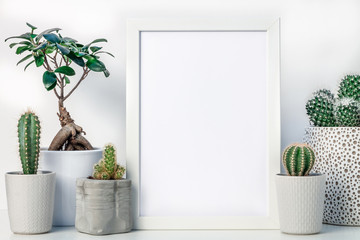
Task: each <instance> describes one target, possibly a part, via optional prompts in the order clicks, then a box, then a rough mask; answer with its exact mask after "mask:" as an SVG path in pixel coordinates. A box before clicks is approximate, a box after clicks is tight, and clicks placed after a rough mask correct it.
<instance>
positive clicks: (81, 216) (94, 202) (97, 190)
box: [75, 178, 133, 235]
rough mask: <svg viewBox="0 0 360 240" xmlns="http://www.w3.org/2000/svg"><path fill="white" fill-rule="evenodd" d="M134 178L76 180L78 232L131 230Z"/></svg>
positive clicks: (94, 232)
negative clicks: (132, 184)
mask: <svg viewBox="0 0 360 240" xmlns="http://www.w3.org/2000/svg"><path fill="white" fill-rule="evenodd" d="M130 194H131V180H126V179H122V180H94V179H85V178H79V179H77V181H76V222H75V227H76V229H77V230H78V231H80V232H84V233H88V234H93V235H104V234H114V233H123V232H129V231H130V230H131V229H132V222H133V221H132V212H131V195H130Z"/></svg>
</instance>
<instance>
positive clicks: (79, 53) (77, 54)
mask: <svg viewBox="0 0 360 240" xmlns="http://www.w3.org/2000/svg"><path fill="white" fill-rule="evenodd" d="M75 55H76V56H77V57H85V56H87V53H84V52H75Z"/></svg>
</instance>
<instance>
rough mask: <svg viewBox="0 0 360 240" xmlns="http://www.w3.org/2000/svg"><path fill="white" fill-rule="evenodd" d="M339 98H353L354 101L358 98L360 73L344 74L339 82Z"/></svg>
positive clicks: (359, 93) (359, 97)
mask: <svg viewBox="0 0 360 240" xmlns="http://www.w3.org/2000/svg"><path fill="white" fill-rule="evenodd" d="M338 97H339V99H342V98H353V99H354V100H355V101H359V100H360V75H346V76H345V77H344V78H343V79H342V80H341V82H340V86H339V91H338Z"/></svg>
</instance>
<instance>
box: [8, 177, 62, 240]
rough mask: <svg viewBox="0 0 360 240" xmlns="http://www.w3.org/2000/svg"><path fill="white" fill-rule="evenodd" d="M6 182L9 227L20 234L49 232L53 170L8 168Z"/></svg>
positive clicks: (53, 179)
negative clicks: (17, 169) (35, 171)
mask: <svg viewBox="0 0 360 240" xmlns="http://www.w3.org/2000/svg"><path fill="white" fill-rule="evenodd" d="M5 184H6V196H7V204H8V212H9V220H10V228H11V231H12V232H14V233H19V234H37V233H45V232H49V231H50V230H51V227H52V221H53V212H54V195H55V173H54V172H50V171H38V174H31V175H24V174H22V172H8V173H6V174H5Z"/></svg>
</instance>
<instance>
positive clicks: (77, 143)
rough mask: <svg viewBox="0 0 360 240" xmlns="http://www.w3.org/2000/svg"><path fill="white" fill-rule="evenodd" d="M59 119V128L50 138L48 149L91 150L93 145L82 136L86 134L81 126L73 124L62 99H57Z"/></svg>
mask: <svg viewBox="0 0 360 240" xmlns="http://www.w3.org/2000/svg"><path fill="white" fill-rule="evenodd" d="M58 116H59V120H60V125H61V129H60V131H59V132H58V133H57V134H56V136H55V137H54V139H53V140H52V142H51V144H50V146H49V150H54V151H60V150H65V151H72V150H92V149H93V147H92V146H91V144H90V143H89V141H88V140H87V139H86V138H85V137H84V136H82V133H84V134H86V133H85V132H84V131H83V129H82V127H80V126H78V125H76V124H75V122H74V120H73V119H72V118H71V116H70V114H69V112H68V111H67V110H66V108H65V107H64V104H63V100H61V99H60V100H59V113H58Z"/></svg>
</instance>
